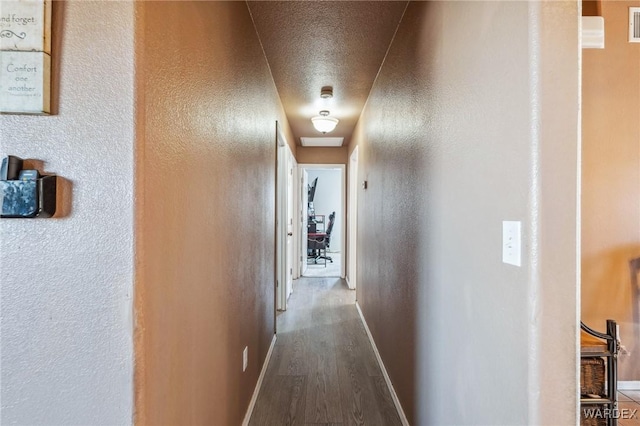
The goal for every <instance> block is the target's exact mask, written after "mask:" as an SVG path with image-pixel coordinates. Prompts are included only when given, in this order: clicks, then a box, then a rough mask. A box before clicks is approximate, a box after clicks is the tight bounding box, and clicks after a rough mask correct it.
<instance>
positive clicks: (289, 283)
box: [285, 145, 295, 310]
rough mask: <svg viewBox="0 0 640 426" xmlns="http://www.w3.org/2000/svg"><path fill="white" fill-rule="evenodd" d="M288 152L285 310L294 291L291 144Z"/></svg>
mask: <svg viewBox="0 0 640 426" xmlns="http://www.w3.org/2000/svg"><path fill="white" fill-rule="evenodd" d="M285 148H286V152H287V154H286V155H287V218H286V220H287V222H286V223H287V236H286V245H287V246H286V257H287V260H286V265H285V268H286V269H285V274H286V286H285V290H286V294H285V310H286V309H287V305H286V301H287V300H288V299H289V296H291V293H293V256H294V254H293V245H294V244H293V229H294V226H293V216H294V209H293V198H294V197H293V180H294V177H293V170H294V162H295V158H294V157H293V153H292V152H291V149H290V148H289V145H286V146H285Z"/></svg>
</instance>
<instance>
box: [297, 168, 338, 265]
mask: <svg viewBox="0 0 640 426" xmlns="http://www.w3.org/2000/svg"><path fill="white" fill-rule="evenodd" d="M299 169H300V181H301V182H303V188H301V191H303V192H306V194H305V195H306V197H301V203H300V210H301V211H302V212H304V217H305V218H306V223H305V224H304V226H303V228H304V229H301V236H302V237H305V236H306V238H305V239H304V241H303V240H302V238H301V244H300V246H301V247H300V257H301V259H303V260H304V262H303V263H305V265H304V266H303V267H302V275H303V276H305V277H340V278H344V277H345V269H346V268H345V267H346V264H345V261H344V260H345V257H346V256H345V249H346V244H345V243H346V241H345V240H346V220H345V218H346V216H345V187H346V182H345V169H346V167H345V165H344V164H302V165H300V166H299ZM305 183H306V185H305ZM305 188H306V191H305ZM304 198H306V200H305V199H304ZM305 201H306V202H305Z"/></svg>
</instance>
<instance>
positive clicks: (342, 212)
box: [298, 163, 348, 279]
mask: <svg viewBox="0 0 640 426" xmlns="http://www.w3.org/2000/svg"><path fill="white" fill-rule="evenodd" d="M310 169H340V186H341V192H342V196H341V197H340V217H341V218H342V219H341V220H342V232H341V233H340V237H341V238H340V256H341V258H342V260H341V262H340V278H342V279H344V278H345V276H346V262H345V259H346V257H347V256H346V247H347V246H346V239H347V232H346V230H347V226H348V225H347V220H346V219H347V218H346V215H345V212H346V195H347V182H346V170H347V166H346V164H338V163H336V164H308V163H298V170H299V171H300V172H299V174H298V180H300V179H302V170H310ZM304 211H305V212H306V211H307V209H306V206H304ZM298 237H299V236H298ZM300 249H301V250H300V254H301V255H304V256H303V259H306V258H307V249H306V247H301V248H300Z"/></svg>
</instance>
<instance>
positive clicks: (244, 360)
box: [242, 346, 249, 373]
mask: <svg viewBox="0 0 640 426" xmlns="http://www.w3.org/2000/svg"><path fill="white" fill-rule="evenodd" d="M248 364H249V347H248V346H245V347H244V350H243V351H242V372H243V373H244V372H245V371H247V365H248Z"/></svg>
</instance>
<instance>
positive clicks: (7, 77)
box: [0, 51, 51, 114]
mask: <svg viewBox="0 0 640 426" xmlns="http://www.w3.org/2000/svg"><path fill="white" fill-rule="evenodd" d="M50 70H51V56H49V55H48V54H47V53H44V52H10V51H4V52H2V51H0V112H4V113H22V114H49V113H50V88H51V77H50Z"/></svg>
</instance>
